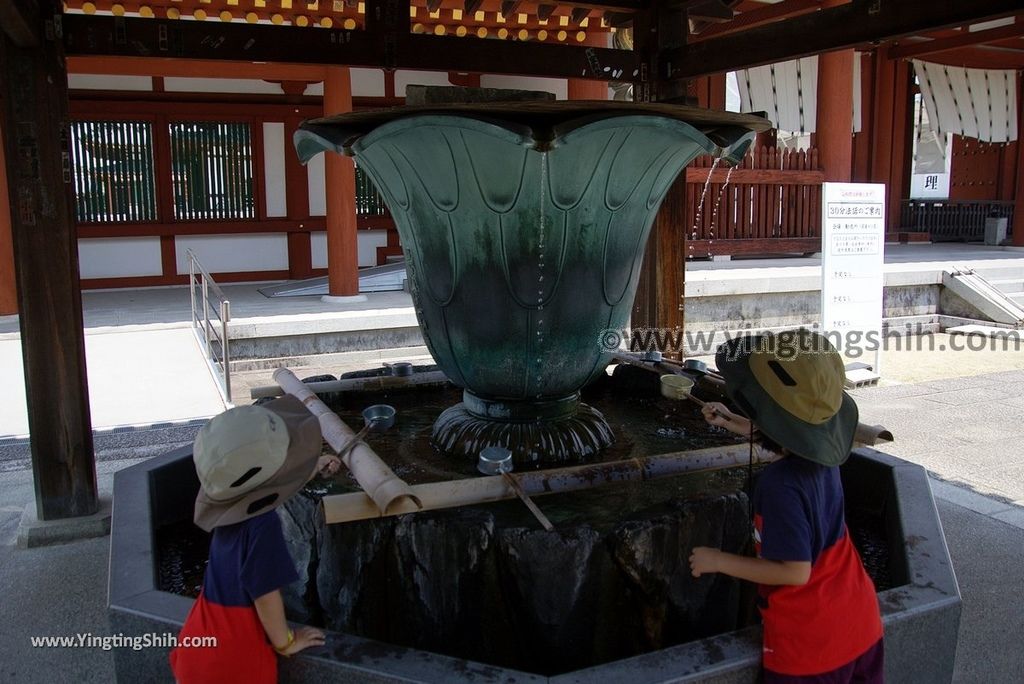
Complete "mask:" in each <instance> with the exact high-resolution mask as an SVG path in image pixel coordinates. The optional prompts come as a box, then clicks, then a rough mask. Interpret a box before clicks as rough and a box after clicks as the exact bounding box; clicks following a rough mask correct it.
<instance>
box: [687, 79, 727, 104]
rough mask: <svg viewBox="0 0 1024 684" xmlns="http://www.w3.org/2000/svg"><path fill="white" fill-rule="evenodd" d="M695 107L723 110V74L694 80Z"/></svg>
mask: <svg viewBox="0 0 1024 684" xmlns="http://www.w3.org/2000/svg"><path fill="white" fill-rule="evenodd" d="M694 81H695V84H694V87H695V89H696V91H697V106H698V107H706V108H708V109H717V110H720V111H724V110H725V74H711V75H710V76H701V77H700V78H697V79H694Z"/></svg>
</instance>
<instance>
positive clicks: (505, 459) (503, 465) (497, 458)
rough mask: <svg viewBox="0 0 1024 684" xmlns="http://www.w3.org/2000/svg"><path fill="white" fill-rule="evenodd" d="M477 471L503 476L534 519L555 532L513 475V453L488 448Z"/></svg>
mask: <svg viewBox="0 0 1024 684" xmlns="http://www.w3.org/2000/svg"><path fill="white" fill-rule="evenodd" d="M476 469H477V470H479V471H480V472H481V473H483V474H484V475H501V477H502V478H503V479H504V480H505V483H506V484H507V485H508V486H509V488H510V489H511V490H512V491H513V492H515V495H516V496H518V497H519V499H520V501H522V502H523V503H524V504H526V507H527V508H529V509H530V512H531V513H533V517H535V518H536V519H537V522H539V523H540V525H541V527H543V528H544V529H545V530H546V531H548V532H553V531H554V529H555V526H554V525H552V524H551V521H550V520H548V517H547V516H546V515H544V513H543V511H541V510H540V509H539V508H537V504H535V503H533V499H531V498H530V496H529V494H527V493H526V492H525V491H524V490H523V488H522V486H521V485H520V484H519V480H517V479H516V477H515V475H513V474H512V452H511V451H509V450H508V449H505V448H503V447H498V446H491V447H487V448H485V449H484V450H482V451H481V452H480V458H479V460H478V461H477V464H476Z"/></svg>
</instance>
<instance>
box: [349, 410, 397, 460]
mask: <svg viewBox="0 0 1024 684" xmlns="http://www.w3.org/2000/svg"><path fill="white" fill-rule="evenodd" d="M363 423H364V424H363V427H362V429H361V430H360V431H359V432H357V433H356V434H354V435H352V439H350V440H348V441H347V442H345V444H344V445H342V447H341V449H339V450H338V458H344V457H345V456H346V455H348V452H350V451H352V449H354V448H355V446H356V445H357V444H359V442H361V441H363V437H366V435H367V433H369V432H385V431H387V430H390V429H391V428H392V426H394V424H395V407H393V406H388V405H387V404H374V405H373V406H367V407H366V408H365V409H363Z"/></svg>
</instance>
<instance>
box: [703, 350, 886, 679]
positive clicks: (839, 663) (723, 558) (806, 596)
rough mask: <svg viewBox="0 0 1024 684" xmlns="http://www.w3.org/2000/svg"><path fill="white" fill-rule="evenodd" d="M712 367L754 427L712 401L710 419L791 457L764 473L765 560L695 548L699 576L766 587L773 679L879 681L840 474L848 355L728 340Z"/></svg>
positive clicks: (758, 520)
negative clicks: (756, 434) (760, 436)
mask: <svg viewBox="0 0 1024 684" xmlns="http://www.w3.org/2000/svg"><path fill="white" fill-rule="evenodd" d="M715 360H716V364H717V366H718V370H719V372H720V373H721V374H722V376H723V377H724V378H725V384H726V392H727V394H728V395H729V397H730V399H731V400H732V401H733V402H734V403H735V405H736V406H737V407H738V408H739V409H740V410H742V411H743V412H744V413H745V414H746V415H747V418H744V417H742V416H739V415H736V414H734V413H732V412H730V411H729V410H728V409H727V408H726V407H725V406H723V405H722V404H720V403H709V404H708V405H707V406H705V407H704V417H705V419H706V420H707V421H708V422H709V423H711V424H712V425H718V426H721V427H724V428H727V429H729V430H731V431H733V432H736V433H738V434H741V435H744V436H750V438H751V439H754V431H755V429H756V430H757V431H759V432H760V433H762V434H763V435H764V436H765V437H766V438H767V440H768V441H769V443H772V444H773V446H776V447H777V448H781V450H782V454H783V456H784V458H782V459H781V460H778V461H776V462H774V463H772V464H771V465H769V466H767V467H766V468H765V469H764V470H763V471H762V472H761V474H760V478H759V480H758V483H757V487H756V489H755V491H754V496H753V509H754V546H755V551H756V553H757V557H756V558H749V557H746V556H738V555H736V554H731V553H726V552H724V551H721V550H719V549H712V548H707V547H696V548H694V550H693V555H692V556H690V567H691V570H692V572H693V575H694V576H695V577H700V576H701V575H702V574H704V573H709V572H721V573H725V574H727V575H730V576H732V577H737V578H739V579H745V580H748V581H751V582H756V583H757V584H758V585H759V586H758V593H759V599H760V600H759V608H760V610H761V617H762V621H763V623H764V647H763V653H764V658H763V663H764V681H765V682H769V683H771V682H830V683H835V684H840V683H842V682H881V681H882V678H883V649H882V621H881V617H880V615H879V609H878V599H877V596H876V594H875V588H874V585H873V584H872V582H871V579H870V578H869V577H868V576H867V573H866V572H865V571H864V566H863V565H862V563H861V560H860V556H859V555H858V554H857V550H856V549H855V548H854V546H853V544H852V542H851V540H850V534H849V531H848V530H847V528H846V522H845V517H844V513H843V487H842V483H841V482H840V479H839V468H838V466H839V465H840V464H841V463H843V462H844V461H845V460H846V458H847V457H848V456H849V453H850V449H851V448H852V446H853V436H854V432H855V431H856V428H857V422H858V412H857V405H856V404H855V403H854V402H853V399H851V398H850V396H849V395H847V394H846V392H844V391H843V381H844V379H845V377H846V374H845V369H844V366H843V360H842V357H841V356H840V355H839V353H838V352H837V351H836V349H835V348H834V347H833V346H832V345H831V344H830V343H829V342H828V340H826V339H825V338H824V337H822V336H821V335H818V334H816V333H813V332H810V331H807V330H799V331H793V332H789V333H780V334H778V335H764V336H748V337H743V338H738V339H734V340H731V341H730V342H727V343H726V344H724V345H722V346H721V347H719V349H718V354H717V357H716V359H715Z"/></svg>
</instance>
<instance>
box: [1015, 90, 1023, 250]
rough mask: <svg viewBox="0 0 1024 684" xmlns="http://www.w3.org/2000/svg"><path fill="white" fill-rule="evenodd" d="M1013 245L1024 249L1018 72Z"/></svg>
mask: <svg viewBox="0 0 1024 684" xmlns="http://www.w3.org/2000/svg"><path fill="white" fill-rule="evenodd" d="M1013 226H1014V227H1013V245H1014V246H1015V247H1024V75H1022V74H1021V72H1019V71H1018V72H1017V191H1016V193H1015V194H1014V203H1013Z"/></svg>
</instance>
